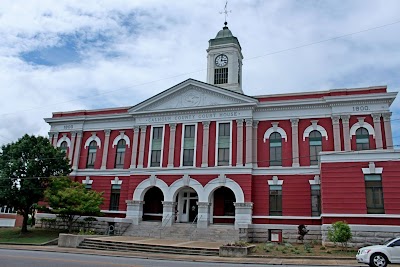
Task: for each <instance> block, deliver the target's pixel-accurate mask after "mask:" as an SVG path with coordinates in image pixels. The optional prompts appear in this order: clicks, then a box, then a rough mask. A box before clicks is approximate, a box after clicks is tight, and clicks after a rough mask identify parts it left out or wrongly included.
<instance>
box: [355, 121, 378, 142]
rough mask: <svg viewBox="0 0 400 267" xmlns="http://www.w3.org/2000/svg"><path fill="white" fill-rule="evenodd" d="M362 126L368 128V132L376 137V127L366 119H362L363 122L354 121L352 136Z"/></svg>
mask: <svg viewBox="0 0 400 267" xmlns="http://www.w3.org/2000/svg"><path fill="white" fill-rule="evenodd" d="M361 127H362V128H365V129H367V131H368V134H369V135H372V137H373V138H374V139H375V130H374V127H372V125H371V124H369V123H368V122H365V121H362V122H361V123H360V121H358V122H356V123H354V124H353V126H351V128H350V138H353V135H356V131H357V130H358V129H359V128H361Z"/></svg>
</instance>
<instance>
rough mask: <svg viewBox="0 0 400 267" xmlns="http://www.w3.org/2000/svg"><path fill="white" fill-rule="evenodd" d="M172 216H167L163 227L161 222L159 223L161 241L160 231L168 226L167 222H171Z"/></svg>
mask: <svg viewBox="0 0 400 267" xmlns="http://www.w3.org/2000/svg"><path fill="white" fill-rule="evenodd" d="M172 217H173V216H172V214H168V215H167V220H166V221H165V224H164V225H163V221H161V227H160V228H159V230H160V239H161V233H162V231H163V230H164V229H165V227H166V226H167V225H168V222H169V220H171V219H172Z"/></svg>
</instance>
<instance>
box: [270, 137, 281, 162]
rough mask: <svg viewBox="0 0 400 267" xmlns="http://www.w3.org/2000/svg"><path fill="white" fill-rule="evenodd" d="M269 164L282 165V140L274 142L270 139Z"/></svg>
mask: <svg viewBox="0 0 400 267" xmlns="http://www.w3.org/2000/svg"><path fill="white" fill-rule="evenodd" d="M269 157H270V160H269V165H270V166H282V144H281V142H272V141H271V140H270V148H269Z"/></svg>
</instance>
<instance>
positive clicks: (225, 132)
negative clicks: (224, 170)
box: [217, 123, 231, 166]
mask: <svg viewBox="0 0 400 267" xmlns="http://www.w3.org/2000/svg"><path fill="white" fill-rule="evenodd" d="M230 132H231V124H230V123H220V124H219V125H218V155H217V157H218V166H228V165H229V156H230V142H231V133H230Z"/></svg>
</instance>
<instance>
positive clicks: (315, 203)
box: [311, 185, 321, 216]
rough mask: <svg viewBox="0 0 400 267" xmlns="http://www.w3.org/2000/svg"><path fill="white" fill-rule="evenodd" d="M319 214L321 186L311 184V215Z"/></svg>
mask: <svg viewBox="0 0 400 267" xmlns="http://www.w3.org/2000/svg"><path fill="white" fill-rule="evenodd" d="M320 215H321V186H320V185H311V216H320Z"/></svg>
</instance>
